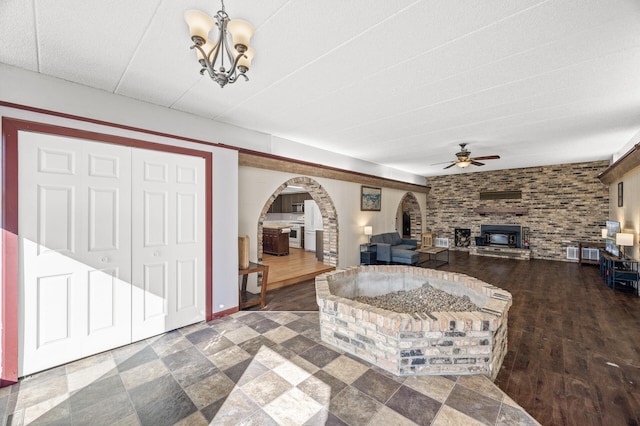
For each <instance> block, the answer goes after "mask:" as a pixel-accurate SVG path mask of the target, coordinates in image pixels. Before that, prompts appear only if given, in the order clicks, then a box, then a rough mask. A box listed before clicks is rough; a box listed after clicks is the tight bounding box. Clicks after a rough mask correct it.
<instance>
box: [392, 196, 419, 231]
mask: <svg viewBox="0 0 640 426" xmlns="http://www.w3.org/2000/svg"><path fill="white" fill-rule="evenodd" d="M396 227H397V230H398V233H399V234H400V235H402V236H403V237H408V238H410V239H413V240H420V239H421V237H422V213H421V211H420V204H419V203H418V199H417V198H416V196H415V195H413V193H412V192H407V193H406V194H405V195H404V196H403V197H402V199H401V200H400V204H399V205H398V213H397V225H396Z"/></svg>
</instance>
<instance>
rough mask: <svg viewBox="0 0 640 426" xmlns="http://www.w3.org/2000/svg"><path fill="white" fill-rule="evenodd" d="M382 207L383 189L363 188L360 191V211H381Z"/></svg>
mask: <svg viewBox="0 0 640 426" xmlns="http://www.w3.org/2000/svg"><path fill="white" fill-rule="evenodd" d="M381 206H382V188H375V187H373V186H364V185H363V186H362V187H361V189H360V210H364V211H376V212H379V211H380V207H381Z"/></svg>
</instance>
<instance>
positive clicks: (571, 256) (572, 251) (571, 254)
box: [567, 247, 578, 260]
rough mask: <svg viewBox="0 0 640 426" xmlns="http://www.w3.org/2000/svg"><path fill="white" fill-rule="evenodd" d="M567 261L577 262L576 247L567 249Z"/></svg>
mask: <svg viewBox="0 0 640 426" xmlns="http://www.w3.org/2000/svg"><path fill="white" fill-rule="evenodd" d="M567 260H578V247H567Z"/></svg>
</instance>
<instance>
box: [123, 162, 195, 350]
mask: <svg viewBox="0 0 640 426" xmlns="http://www.w3.org/2000/svg"><path fill="white" fill-rule="evenodd" d="M204 164H205V163H204V159H202V158H199V157H192V156H186V155H179V154H169V153H164V152H158V151H147V150H134V151H133V157H132V182H133V203H132V211H133V214H132V217H133V223H132V225H133V228H132V240H133V246H132V247H133V248H132V260H133V270H132V274H133V295H132V303H133V313H132V317H133V318H132V320H133V326H132V330H133V331H132V332H133V340H134V341H135V340H140V339H144V338H147V337H149V336H153V335H156V334H159V333H163V332H165V331H169V330H173V329H175V328H177V327H181V326H184V325H188V324H192V323H194V322H198V321H202V320H204V319H205V266H206V265H205V235H204V232H205V208H204V201H205V182H204V176H205V171H204V170H205V167H204Z"/></svg>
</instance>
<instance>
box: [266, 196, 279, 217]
mask: <svg viewBox="0 0 640 426" xmlns="http://www.w3.org/2000/svg"><path fill="white" fill-rule="evenodd" d="M268 213H282V195H278V196H277V197H276V199H275V200H273V203H271V207H269V211H268Z"/></svg>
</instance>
